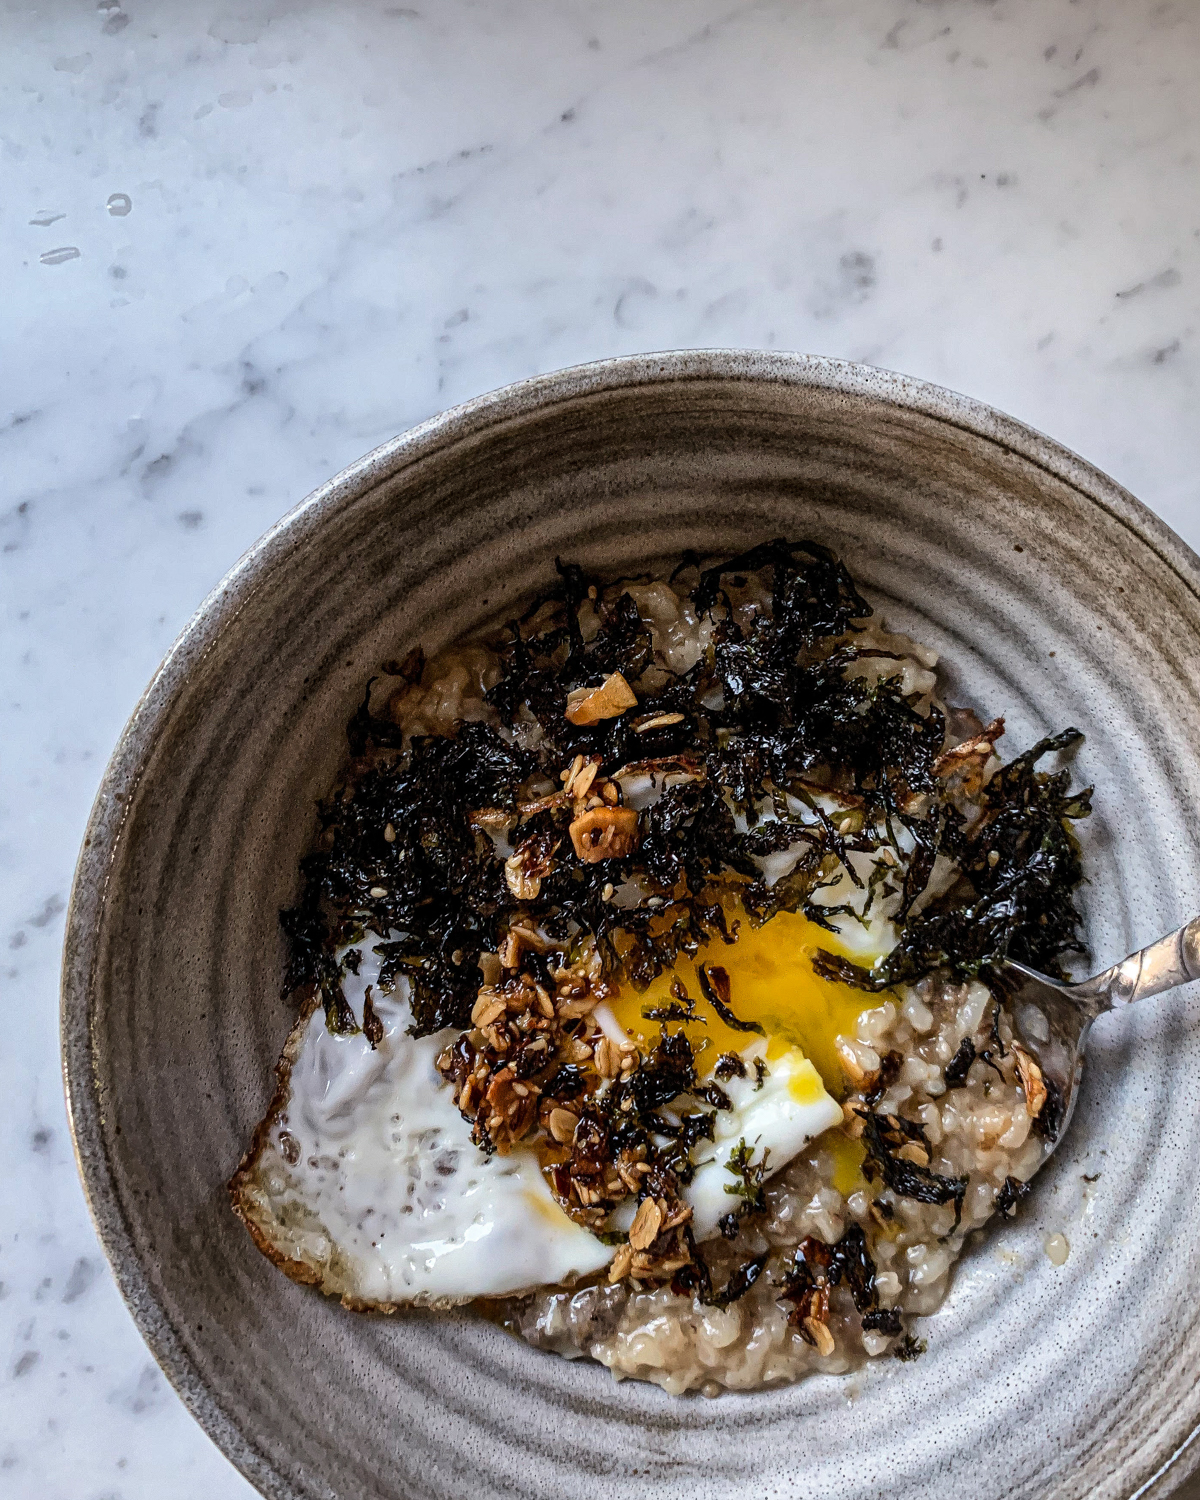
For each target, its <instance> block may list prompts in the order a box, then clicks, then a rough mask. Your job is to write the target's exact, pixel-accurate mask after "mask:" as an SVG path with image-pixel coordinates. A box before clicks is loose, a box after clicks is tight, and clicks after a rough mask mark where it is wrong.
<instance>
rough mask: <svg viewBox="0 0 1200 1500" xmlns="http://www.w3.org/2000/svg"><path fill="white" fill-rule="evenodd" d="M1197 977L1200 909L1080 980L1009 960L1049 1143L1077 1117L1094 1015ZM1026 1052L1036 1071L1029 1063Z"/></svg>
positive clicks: (1021, 1063)
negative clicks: (1042, 1091) (1066, 980)
mask: <svg viewBox="0 0 1200 1500" xmlns="http://www.w3.org/2000/svg"><path fill="white" fill-rule="evenodd" d="M1193 979H1200V916H1198V917H1193V918H1192V920H1191V921H1190V922H1188V923H1186V924H1185V925H1184V926H1183V927H1180V928H1179V929H1178V930H1177V931H1175V932H1170V933H1168V934H1167V935H1166V936H1165V937H1161V938H1159V939H1158V941H1157V942H1154V943H1151V944H1150V945H1149V947H1146V948H1141V949H1139V950H1138V951H1137V952H1136V953H1131V954H1130V955H1129V957H1128V958H1123V959H1122V960H1121V962H1120V963H1118V964H1113V966H1112V967H1111V968H1109V969H1105V970H1104V972H1103V973H1101V974H1097V975H1096V976H1095V977H1094V978H1092V979H1085V980H1082V981H1081V982H1080V983H1078V984H1067V983H1064V982H1063V981H1061V980H1057V979H1049V978H1047V976H1046V975H1045V974H1039V973H1037V972H1036V971H1035V970H1033V969H1027V968H1026V967H1025V965H1024V964H1019V963H1014V962H1012V961H1011V960H1010V961H1008V962H1007V963H1006V964H1005V965H1004V966H1003V968H1002V969H1001V970H1000V971H999V987H1000V988H1001V989H1002V990H1003V992H1004V999H1005V1001H1006V1003H1007V1005H1008V1008H1009V1014H1010V1015H1011V1017H1012V1021H1013V1026H1014V1028H1015V1030H1016V1033H1017V1036H1018V1037H1019V1039H1020V1042H1019V1048H1020V1050H1019V1051H1018V1067H1019V1068H1020V1070H1021V1075H1022V1080H1023V1082H1024V1084H1025V1089H1026V1094H1027V1095H1028V1094H1029V1093H1030V1090H1031V1089H1033V1090H1036V1089H1037V1088H1038V1086H1039V1083H1040V1084H1041V1085H1042V1086H1044V1088H1045V1091H1046V1096H1045V1099H1044V1102H1043V1103H1042V1104H1041V1109H1040V1113H1041V1117H1042V1128H1043V1133H1044V1135H1045V1137H1046V1139H1047V1141H1048V1142H1050V1143H1051V1151H1052V1150H1053V1149H1054V1148H1055V1147H1056V1146H1057V1144H1058V1142H1059V1141H1060V1140H1061V1139H1062V1137H1063V1134H1064V1132H1065V1131H1066V1128H1067V1126H1068V1125H1069V1124H1070V1122H1071V1115H1072V1114H1073V1113H1074V1110H1075V1100H1076V1096H1077V1094H1078V1090H1079V1080H1080V1078H1081V1076H1082V1074H1083V1055H1084V1050H1085V1048H1086V1046H1087V1039H1088V1034H1089V1032H1090V1031H1091V1028H1092V1023H1093V1021H1095V1019H1096V1017H1097V1016H1101V1015H1103V1014H1104V1012H1105V1011H1109V1010H1117V1009H1118V1008H1119V1007H1121V1006H1123V1005H1130V1004H1132V1003H1133V1001H1135V1000H1145V999H1147V998H1149V997H1150V996H1151V995H1161V994H1162V993H1163V991H1164V990H1173V989H1176V988H1177V987H1178V986H1179V985H1181V984H1187V983H1188V982H1189V981H1190V980H1193ZM1027 1058H1028V1059H1032V1062H1033V1063H1034V1065H1035V1067H1036V1069H1037V1073H1036V1074H1035V1073H1034V1071H1033V1070H1032V1069H1029V1068H1028V1063H1027V1062H1026V1059H1027ZM1038 1074H1040V1078H1039V1077H1038V1076H1037V1075H1038ZM1051 1151H1047V1153H1046V1157H1045V1160H1044V1161H1043V1163H1042V1165H1043V1166H1044V1165H1045V1161H1047V1160H1049V1158H1050V1155H1051Z"/></svg>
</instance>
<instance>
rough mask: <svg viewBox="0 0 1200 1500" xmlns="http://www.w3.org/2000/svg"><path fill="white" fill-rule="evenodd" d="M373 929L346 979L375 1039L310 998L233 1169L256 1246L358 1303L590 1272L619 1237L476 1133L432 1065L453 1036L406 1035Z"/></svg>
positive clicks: (484, 1289)
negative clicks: (378, 1035)
mask: <svg viewBox="0 0 1200 1500" xmlns="http://www.w3.org/2000/svg"><path fill="white" fill-rule="evenodd" d="M378 941H379V939H378V938H377V937H376V936H375V935H374V934H371V933H368V934H366V936H365V939H364V941H363V943H362V944H361V951H362V963H361V966H360V969H359V972H358V974H357V975H354V974H347V975H346V976H345V980H344V983H343V991H344V993H345V996H346V999H347V1001H348V1002H349V1004H350V1006H351V1008H352V1009H353V1011H354V1015H355V1019H356V1020H357V1021H358V1023H359V1025H360V1026H361V1024H362V1020H363V998H364V995H365V994H366V990H367V986H368V985H370V986H372V987H373V989H372V1006H373V1009H374V1011H375V1014H376V1015H377V1016H378V1018H379V1020H380V1022H381V1024H382V1027H383V1037H382V1039H381V1040H380V1041H379V1043H378V1046H377V1047H376V1048H374V1049H372V1047H371V1044H370V1042H369V1041H368V1040H367V1038H366V1037H365V1036H364V1035H363V1034H362V1033H361V1032H359V1033H358V1034H356V1035H335V1034H334V1033H333V1032H331V1031H329V1029H328V1028H327V1027H326V1024H325V1015H324V1012H323V1011H322V1010H321V1009H320V1008H319V1007H318V1008H317V1009H316V1010H314V1011H313V1012H312V1014H311V1015H310V1016H308V1017H307V1019H306V1020H304V1021H302V1022H301V1024H300V1026H299V1027H298V1028H297V1030H296V1032H294V1033H293V1036H292V1039H291V1040H290V1042H289V1046H288V1051H287V1052H285V1062H289V1061H290V1071H289V1072H287V1077H286V1082H285V1083H284V1086H283V1093H284V1097H283V1098H282V1099H279V1100H277V1103H276V1107H275V1108H274V1109H273V1110H272V1113H271V1115H270V1116H269V1117H268V1120H267V1122H266V1128H265V1132H264V1133H263V1134H262V1137H261V1139H260V1140H259V1142H258V1143H257V1146H258V1149H257V1151H256V1152H255V1153H254V1154H252V1158H251V1160H250V1161H248V1162H247V1164H246V1165H245V1166H244V1167H243V1169H242V1171H241V1172H240V1173H239V1174H238V1179H235V1184H234V1186H235V1201H236V1202H237V1203H238V1206H239V1208H240V1209H241V1212H242V1214H243V1217H244V1218H246V1220H247V1223H248V1224H249V1226H250V1229H251V1232H252V1233H253V1234H254V1235H255V1239H256V1240H257V1241H258V1242H259V1246H260V1248H261V1249H264V1250H266V1251H267V1253H268V1254H270V1255H271V1257H272V1259H275V1260H277V1261H279V1262H282V1263H283V1264H284V1267H285V1269H287V1270H288V1271H289V1273H290V1274H292V1275H294V1276H295V1277H296V1279H297V1280H302V1281H308V1282H315V1283H316V1284H318V1285H320V1286H321V1287H322V1289H323V1290H325V1291H328V1292H333V1293H336V1294H340V1295H341V1296H342V1297H343V1298H344V1300H346V1301H347V1302H349V1303H351V1304H352V1305H353V1304H370V1305H398V1304H401V1303H410V1302H417V1303H424V1304H428V1305H431V1306H448V1305H450V1304H452V1303H456V1302H464V1301H468V1300H470V1299H472V1298H474V1297H488V1296H503V1295H506V1294H509V1293H512V1292H516V1291H520V1290H523V1289H525V1288H530V1287H533V1286H537V1285H542V1284H547V1283H554V1282H568V1281H571V1280H572V1279H575V1278H577V1277H579V1276H582V1275H586V1274H587V1273H588V1272H591V1271H598V1270H599V1269H600V1268H601V1267H602V1266H604V1265H606V1264H607V1263H608V1261H609V1260H610V1259H611V1257H612V1253H613V1251H612V1247H611V1246H608V1245H604V1244H602V1243H601V1241H600V1240H599V1239H597V1238H596V1237H595V1236H594V1235H592V1234H590V1233H588V1231H587V1230H585V1229H581V1228H580V1227H579V1226H578V1225H576V1224H574V1223H573V1222H572V1221H571V1220H570V1219H569V1218H568V1217H567V1215H566V1214H565V1213H564V1212H563V1211H562V1209H561V1208H560V1207H559V1206H558V1204H557V1203H556V1202H555V1200H554V1196H553V1194H552V1193H551V1191H550V1188H549V1186H548V1185H547V1183H546V1180H545V1178H544V1177H543V1175H542V1172H541V1169H540V1166H539V1164H538V1160H537V1157H536V1156H535V1155H534V1153H533V1152H532V1151H514V1152H512V1153H511V1154H510V1155H508V1156H500V1155H495V1156H485V1155H484V1154H483V1152H482V1151H480V1150H479V1149H478V1148H477V1147H476V1146H475V1145H474V1144H473V1143H472V1141H471V1138H470V1127H469V1126H468V1124H467V1122H466V1121H465V1120H464V1119H463V1118H462V1116H461V1115H460V1114H459V1112H458V1110H457V1109H456V1108H455V1105H454V1101H453V1098H452V1095H451V1091H450V1089H449V1088H448V1087H447V1086H446V1084H445V1083H444V1082H443V1080H442V1079H441V1077H440V1076H439V1074H438V1072H437V1070H436V1068H435V1066H434V1060H435V1059H436V1057H437V1055H438V1053H439V1052H440V1051H441V1050H442V1049H443V1048H444V1047H445V1046H446V1044H447V1042H449V1041H453V1040H454V1038H455V1037H456V1036H457V1035H458V1033H457V1032H456V1031H453V1030H447V1031H441V1032H438V1033H436V1034H434V1035H433V1036H426V1037H412V1036H409V1035H408V1033H407V1029H406V1028H407V1027H408V1026H409V1025H411V1022H412V1013H411V1010H410V1007H409V1001H408V982H407V980H400V981H399V982H398V983H397V984H396V986H395V988H394V989H393V990H392V992H391V993H390V994H389V993H386V992H383V991H381V990H380V989H379V985H378V980H379V966H380V960H379V958H378V956H377V955H376V954H375V953H374V952H373V951H372V950H373V946H374V944H375V943H377V942H378ZM289 1054H290V1057H289ZM239 1179H240V1181H239ZM264 1241H265V1242H266V1243H264Z"/></svg>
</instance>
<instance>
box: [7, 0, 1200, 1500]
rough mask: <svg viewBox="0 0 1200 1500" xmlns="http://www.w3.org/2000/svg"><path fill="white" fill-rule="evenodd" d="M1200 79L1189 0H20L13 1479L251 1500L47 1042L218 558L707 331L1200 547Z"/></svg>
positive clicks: (12, 367) (14, 398) (105, 1493)
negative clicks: (994, 434)
mask: <svg viewBox="0 0 1200 1500" xmlns="http://www.w3.org/2000/svg"><path fill="white" fill-rule="evenodd" d="M126 5H127V6H128V8H125V7H126ZM1198 64H1200V8H1197V7H1196V6H1195V5H1192V4H1189V3H1188V0H1174V3H1172V0H1078V3H1070V0H1045V3H1044V4H1041V5H1036V6H1035V5H1032V4H1030V3H1028V0H994V3H990V4H989V3H975V0H940V3H939V0H931V3H923V4H922V3H916V0H853V3H850V4H847V3H845V0H806V3H803V4H798V3H795V0H755V3H749V4H731V3H730V0H686V3H683V0H654V3H652V4H647V3H645V0H608V3H600V0H564V3H552V0H541V3H536V0H487V3H480V0H416V3H415V4H414V5H413V6H407V5H398V4H394V3H391V0H369V3H368V0H292V3H288V0H195V3H192V4H189V5H182V4H176V3H172V0H99V4H98V5H97V4H96V3H95V0H63V3H61V4H57V5H53V6H50V5H37V4H34V3H28V0H6V4H5V5H4V8H3V11H2V13H0V80H2V83H3V90H2V93H3V97H4V99H5V107H4V110H3V112H2V114H0V161H2V163H3V177H2V178H0V181H2V183H3V190H2V194H0V255H2V260H0V264H2V266H3V277H4V289H3V294H2V295H0V330H2V333H0V347H3V349H4V351H5V355H4V359H3V361H2V364H0V384H2V386H3V391H2V394H0V475H2V476H3V478H2V481H0V482H2V485H3V493H2V495H0V547H2V549H3V550H2V553H0V557H2V568H3V584H2V595H0V604H2V608H3V618H4V640H5V650H4V652H3V657H2V666H0V671H2V672H3V687H4V690H3V718H4V728H3V733H2V740H0V743H2V744H3V749H4V755H3V761H4V782H3V792H2V795H0V882H2V889H3V916H4V930H3V942H4V960H3V994H4V1004H5V1011H6V1021H5V1026H4V1029H3V1042H2V1043H0V1045H2V1047H3V1050H4V1057H5V1067H6V1077H7V1080H8V1081H7V1085H6V1087H5V1089H4V1090H3V1091H2V1093H0V1120H2V1127H0V1128H2V1130H3V1140H4V1142H5V1152H4V1161H3V1167H2V1168H0V1173H2V1179H0V1181H2V1184H3V1188H2V1192H0V1199H2V1201H3V1203H4V1205H5V1207H4V1210H3V1215H2V1216H0V1247H2V1248H0V1282H2V1285H0V1392H2V1394H0V1492H2V1493H3V1494H5V1495H12V1496H21V1497H25V1496H29V1497H33V1496H37V1497H38V1500H58V1497H64V1500H65V1497H68V1496H69V1497H72V1500H76V1497H81V1500H82V1497H89V1500H116V1497H120V1500H150V1497H156V1500H157V1497H158V1496H160V1495H163V1494H169V1495H171V1496H172V1497H173V1500H215V1497H220V1500H224V1497H242V1496H249V1495H250V1494H251V1493H252V1492H251V1490H250V1487H249V1486H248V1485H247V1484H246V1483H245V1481H243V1480H242V1479H241V1478H240V1477H239V1476H238V1475H237V1474H236V1473H235V1472H234V1470H233V1469H232V1468H231V1467H230V1466H229V1465H228V1464H227V1463H226V1461H225V1460H224V1459H223V1458H222V1457H221V1456H220V1454H219V1453H218V1452H217V1450H216V1449H215V1448H214V1447H213V1446H212V1445H211V1444H210V1443H209V1441H208V1439H207V1438H206V1437H205V1436H204V1435H203V1434H202V1433H201V1431H200V1429H199V1428H198V1427H197V1426H196V1425H195V1424H194V1423H193V1422H192V1420H191V1418H190V1417H189V1416H188V1415H187V1413H186V1411H185V1410H184V1408H183V1406H182V1404H181V1403H180V1401H179V1400H178V1399H177V1397H176V1396H175V1395H174V1394H173V1392H172V1391H171V1389H170V1388H169V1387H168V1385H167V1384H166V1382H165V1380H164V1379H163V1377H162V1376H161V1375H160V1374H159V1373H158V1370H157V1367H156V1366H155V1364H154V1362H153V1360H152V1359H151V1357H150V1355H149V1354H148V1352H147V1350H146V1349H145V1347H144V1346H143V1344H142V1342H141V1340H140V1338H139V1336H138V1334H137V1332H136V1330H135V1328H134V1326H133V1323H132V1322H131V1320H130V1318H129V1316H128V1314H127V1313H126V1312H125V1310H124V1306H123V1304H122V1302H121V1300H120V1298H119V1296H118V1294H117V1292H116V1289H115V1287H114V1284H113V1282H112V1280H111V1278H110V1276H109V1274H108V1271H107V1268H106V1266H105V1263H104V1260H103V1257H102V1256H101V1254H100V1252H99V1249H98V1247H97V1244H96V1241H95V1239H94V1237H93V1234H92V1230H91V1226H90V1224H89V1221H88V1216H87V1211H86V1208H85V1206H84V1201H83V1197H82V1193H81V1191H80V1188H79V1184H78V1182H77V1180H76V1175H75V1166H74V1162H73V1159H72V1155H71V1146H70V1141H69V1138H68V1133H67V1128H66V1122H65V1116H64V1110H63V1101H62V1089H61V1083H60V1079H59V1071H58V1050H57V1031H56V1026H57V971H58V959H59V948H60V943H61V937H62V924H63V912H64V908H65V903H66V898H67V893H68V889H69V883H70V879H71V871H72V866H73V862H74V859H75V854H76V850H77V847H78V843H79V840H80V837H81V831H82V828H83V825H84V821H85V819H86V817H87V813H88V809H89V806H90V803H91V800H92V796H93V793H94V791H95V788H96V784H97V781H98V779H99V777H100V774H101V770H102V768H103V765H104V761H105V758H106V756H107V755H108V753H109V751H110V749H111V747H112V745H113V743H114V741H115V740H116V737H117V735H118V733H119V732H120V729H121V726H122V724H123V723H124V721H125V719H126V717H127V715H128V714H129V712H130V710H131V709H132V707H133V705H134V703H135V701H136V700H137V697H138V694H139V693H140V692H141V689H142V687H143V686H144V684H145V683H146V681H147V679H148V678H149V676H150V674H151V672H152V671H153V669H154V667H155V665H156V664H157V662H158V660H159V659H160V657H161V656H162V654H163V652H164V651H165V650H166V648H167V646H168V645H169V644H170V642H171V640H172V638H173V637H174V636H175V634H176V632H177V631H178V630H179V629H180V627H181V626H182V625H183V623H184V621H185V620H186V619H187V617H188V615H189V614H190V612H191V611H192V610H193V609H194V608H195V607H196V605H197V604H198V603H199V602H200V600H201V599H202V598H203V597H204V595H205V594H206V593H207V592H208V590H209V589H210V588H211V587H212V586H213V584H214V583H215V582H216V581H217V580H218V579H219V578H220V576H221V575H222V574H223V573H224V572H225V571H226V569H227V568H228V567H229V566H230V565H231V564H232V563H233V562H234V561H235V559H236V558H237V557H238V555H239V554H240V553H241V552H242V550H243V549H244V548H245V547H246V546H248V545H249V543H250V542H252V541H253V540H254V538H255V537H256V536H257V535H258V534H259V533H260V532H261V531H263V530H264V529H265V528H266V527H267V526H268V525H269V524H270V523H271V522H273V521H274V520H275V519H276V518H277V517H279V516H280V515H281V514H282V513H283V512H284V511H286V510H287V509H288V508H289V507H290V506H291V505H293V504H294V503H295V502H296V501H298V500H299V499H301V498H302V497H303V496H304V495H305V494H306V493H307V492H308V491H309V490H310V489H312V488H313V487H314V486H315V485H317V484H318V483H319V482H321V481H322V480H324V479H325V478H327V477H328V476H329V475H331V474H332V473H333V472H334V471H335V470H337V469H338V468H340V467H341V466H342V465H343V464H345V463H347V462H348V461H350V460H351V459H353V458H355V457H357V456H358V455H359V454H361V453H363V452H365V451H366V450H367V449H369V448H370V447H372V446H373V445H374V444H376V443H378V442H380V441H382V440H383V439H385V438H388V437H391V436H392V435H393V434H395V433H397V432H399V431H401V430H402V429H404V428H406V427H408V426H410V425H411V424H413V423H415V422H418V421H420V420H421V419H422V418H424V417H426V416H428V415H430V414H431V413H433V412H434V411H437V410H438V409H440V408H442V407H445V406H448V405H450V404H452V403H454V402H456V401H460V400H462V399H464V398H466V397H469V396H472V395H475V394H476V393H478V392H480V391H483V390H486V389H488V388H490V387H492V386H496V385H500V384H502V383H504V382H506V381H509V380H514V379H517V378H520V377H522V376H526V375H530V374H533V373H535V372H537V371H542V370H549V369H553V368H555V367H557V366H561V365H567V364H572V363H575V362H576V361H580V360H586V359H594V358H597V357H600V356H604V355H610V354H620V353H627V352H634V351H640V350H648V349H659V348H669V347H679V346H705V345H751V346H760V347H770V348H780V349H798V350H806V351H811V352H817V353H826V354H834V355H840V356H845V357H848V358H850V359H856V360H866V361H870V362H872V363H875V364H879V365H883V366H887V367H889V368H891V369H896V370H903V371H906V372H908V373H911V374H913V375H918V376H923V377H925V378H927V379H930V380H934V381H938V382H941V383H942V384H945V385H948V386H952V387H955V388H956V389H958V390H961V391H966V392H968V393H970V394H972V395H974V396H978V397H982V398H983V399H984V400H986V401H990V402H993V403H994V404H996V405H998V406H1000V407H1002V408H1004V409H1005V410H1007V411H1009V412H1012V413H1014V414H1015V415H1017V416H1018V417H1021V418H1023V419H1025V420H1026V421H1028V422H1031V423H1032V424H1033V425H1034V426H1036V427H1039V428H1042V429H1043V430H1045V431H1046V432H1048V433H1051V434H1053V435H1054V436H1055V437H1057V438H1059V439H1060V440H1062V441H1063V442H1065V443H1067V444H1068V445H1069V446H1071V447H1073V448H1076V449H1077V450H1079V451H1080V452H1081V453H1083V454H1085V455H1086V456H1087V457H1088V458H1090V459H1092V460H1093V461H1094V462H1096V463H1097V464H1099V465H1100V466H1101V467H1102V468H1104V469H1106V470H1108V471H1109V472H1110V473H1111V474H1113V475H1114V476H1115V477H1116V478H1117V479H1119V480H1120V481H1121V482H1123V483H1124V484H1126V485H1128V486H1129V487H1130V488H1131V489H1132V490H1133V491H1134V492H1135V493H1136V494H1138V495H1139V496H1140V497H1141V498H1142V499H1143V500H1145V501H1146V502H1147V503H1148V504H1150V505H1151V506H1152V507H1154V509H1155V510H1157V511H1158V512H1159V514H1160V515H1162V516H1163V517H1164V518H1165V519H1166V520H1167V521H1168V522H1169V523H1170V524H1171V525H1173V526H1174V527H1175V528H1176V529H1177V530H1179V531H1180V532H1181V533H1182V534H1183V536H1184V537H1185V538H1187V539H1188V540H1189V541H1190V542H1191V543H1192V544H1193V545H1200V478H1198V477H1197V476H1198V475H1200V421H1198V420H1197V416H1196V406H1197V397H1198V394H1200V91H1198V90H1197V87H1196V81H1195V80H1196V76H1197V66H1198Z"/></svg>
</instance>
